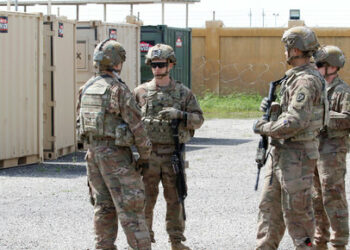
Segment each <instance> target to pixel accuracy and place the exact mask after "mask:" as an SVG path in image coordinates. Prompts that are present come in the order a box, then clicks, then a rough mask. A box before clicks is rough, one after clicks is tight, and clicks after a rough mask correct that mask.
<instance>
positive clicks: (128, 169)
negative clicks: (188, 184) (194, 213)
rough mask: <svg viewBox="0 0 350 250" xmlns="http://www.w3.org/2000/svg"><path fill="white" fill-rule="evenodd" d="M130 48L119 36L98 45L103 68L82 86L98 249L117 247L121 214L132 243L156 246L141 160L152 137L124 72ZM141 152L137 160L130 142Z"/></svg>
mask: <svg viewBox="0 0 350 250" xmlns="http://www.w3.org/2000/svg"><path fill="white" fill-rule="evenodd" d="M124 61H125V50H124V48H123V46H122V45H121V44H119V43H118V42H116V41H113V40H109V39H107V40H105V41H103V42H101V43H100V44H99V45H97V47H96V49H95V52H94V64H95V66H96V67H98V74H97V76H96V77H92V78H91V79H90V80H89V81H88V82H87V83H86V84H85V85H84V86H83V87H82V88H81V89H80V95H79V101H78V112H79V124H78V127H79V134H80V137H81V139H82V141H84V142H86V143H87V144H88V151H87V154H86V161H87V176H88V185H89V188H90V194H91V200H92V203H93V205H94V227H95V233H96V237H95V244H96V249H116V247H115V246H114V242H115V240H116V238H117V231H118V218H119V220H120V223H121V225H122V227H123V229H124V232H125V234H126V238H127V241H128V244H129V249H144V250H149V249H151V241H150V237H149V232H148V228H147V225H146V221H145V217H144V204H145V192H144V185H143V183H142V180H141V175H140V171H137V167H138V166H142V165H143V164H144V163H145V162H148V158H149V155H150V151H151V143H150V141H149V139H148V137H147V132H146V131H145V129H144V127H143V125H142V122H141V113H140V109H139V107H138V106H137V104H136V102H135V99H134V97H133V96H132V93H131V92H130V90H129V89H128V87H127V86H126V84H125V83H124V82H123V81H122V80H121V79H120V78H119V73H120V71H121V69H122V66H123V62H124ZM132 145H136V147H137V150H138V152H139V154H140V158H139V160H138V161H137V163H136V162H135V161H134V158H133V155H132V151H131V149H130V146H132Z"/></svg>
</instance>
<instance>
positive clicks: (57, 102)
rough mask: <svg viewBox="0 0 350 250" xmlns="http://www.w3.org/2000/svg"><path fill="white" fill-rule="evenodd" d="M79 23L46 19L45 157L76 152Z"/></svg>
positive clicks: (50, 157) (44, 70)
mask: <svg viewBox="0 0 350 250" xmlns="http://www.w3.org/2000/svg"><path fill="white" fill-rule="evenodd" d="M75 46H76V21H71V20H67V19H66V18H61V17H56V16H45V17H44V67H43V73H44V80H43V81H44V145H43V147H44V158H45V159H56V158H57V157H60V156H63V155H65V154H68V153H72V152H74V151H75V149H76V130H75V123H76V114H75V113H76V112H75V104H76V65H75V58H76V57H75V55H76V51H75Z"/></svg>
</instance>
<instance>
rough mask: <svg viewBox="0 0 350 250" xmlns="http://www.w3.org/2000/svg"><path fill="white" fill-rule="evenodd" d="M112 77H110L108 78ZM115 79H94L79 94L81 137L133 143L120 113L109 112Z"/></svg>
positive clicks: (127, 144) (123, 143)
mask: <svg viewBox="0 0 350 250" xmlns="http://www.w3.org/2000/svg"><path fill="white" fill-rule="evenodd" d="M110 79H112V78H110ZM113 84H116V82H115V80H114V79H113V80H112V81H108V78H104V80H99V81H96V82H95V83H93V84H91V85H88V86H87V88H85V89H84V91H83V93H82V96H81V108H80V114H79V115H80V123H81V125H80V136H81V137H82V139H89V142H90V143H92V141H91V140H103V139H107V138H108V139H115V144H116V145H117V146H131V145H133V142H134V140H133V135H132V133H131V131H130V130H129V127H128V125H127V124H126V123H125V122H124V121H123V119H122V118H121V116H120V114H115V113H109V112H108V107H109V106H110V99H111V89H110V88H111V86H112V85H113Z"/></svg>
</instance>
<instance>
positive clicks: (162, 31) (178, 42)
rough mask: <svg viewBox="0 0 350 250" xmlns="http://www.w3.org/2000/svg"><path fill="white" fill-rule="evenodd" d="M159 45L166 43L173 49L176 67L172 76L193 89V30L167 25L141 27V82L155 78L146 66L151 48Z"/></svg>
mask: <svg viewBox="0 0 350 250" xmlns="http://www.w3.org/2000/svg"><path fill="white" fill-rule="evenodd" d="M157 43H164V44H167V45H170V46H171V47H173V49H174V52H175V56H176V65H175V67H174V68H173V69H172V70H171V71H170V76H171V77H172V78H174V79H175V80H178V81H180V82H182V83H183V84H184V85H186V86H187V87H189V88H191V86H192V84H191V65H192V62H191V60H192V57H191V53H192V52H191V43H192V34H191V29H190V28H186V29H184V28H174V27H168V26H166V25H157V26H141V43H140V50H141V82H142V83H144V82H147V81H149V80H151V79H152V78H153V74H152V71H151V69H150V67H149V66H148V65H146V64H145V56H146V54H147V52H148V50H149V48H151V47H153V46H154V45H156V44H157Z"/></svg>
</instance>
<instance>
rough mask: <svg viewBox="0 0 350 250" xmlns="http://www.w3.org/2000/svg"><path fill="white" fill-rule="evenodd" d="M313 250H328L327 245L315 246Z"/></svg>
mask: <svg viewBox="0 0 350 250" xmlns="http://www.w3.org/2000/svg"><path fill="white" fill-rule="evenodd" d="M313 250H328V246H327V243H324V244H316V245H315V246H314V248H313Z"/></svg>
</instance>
